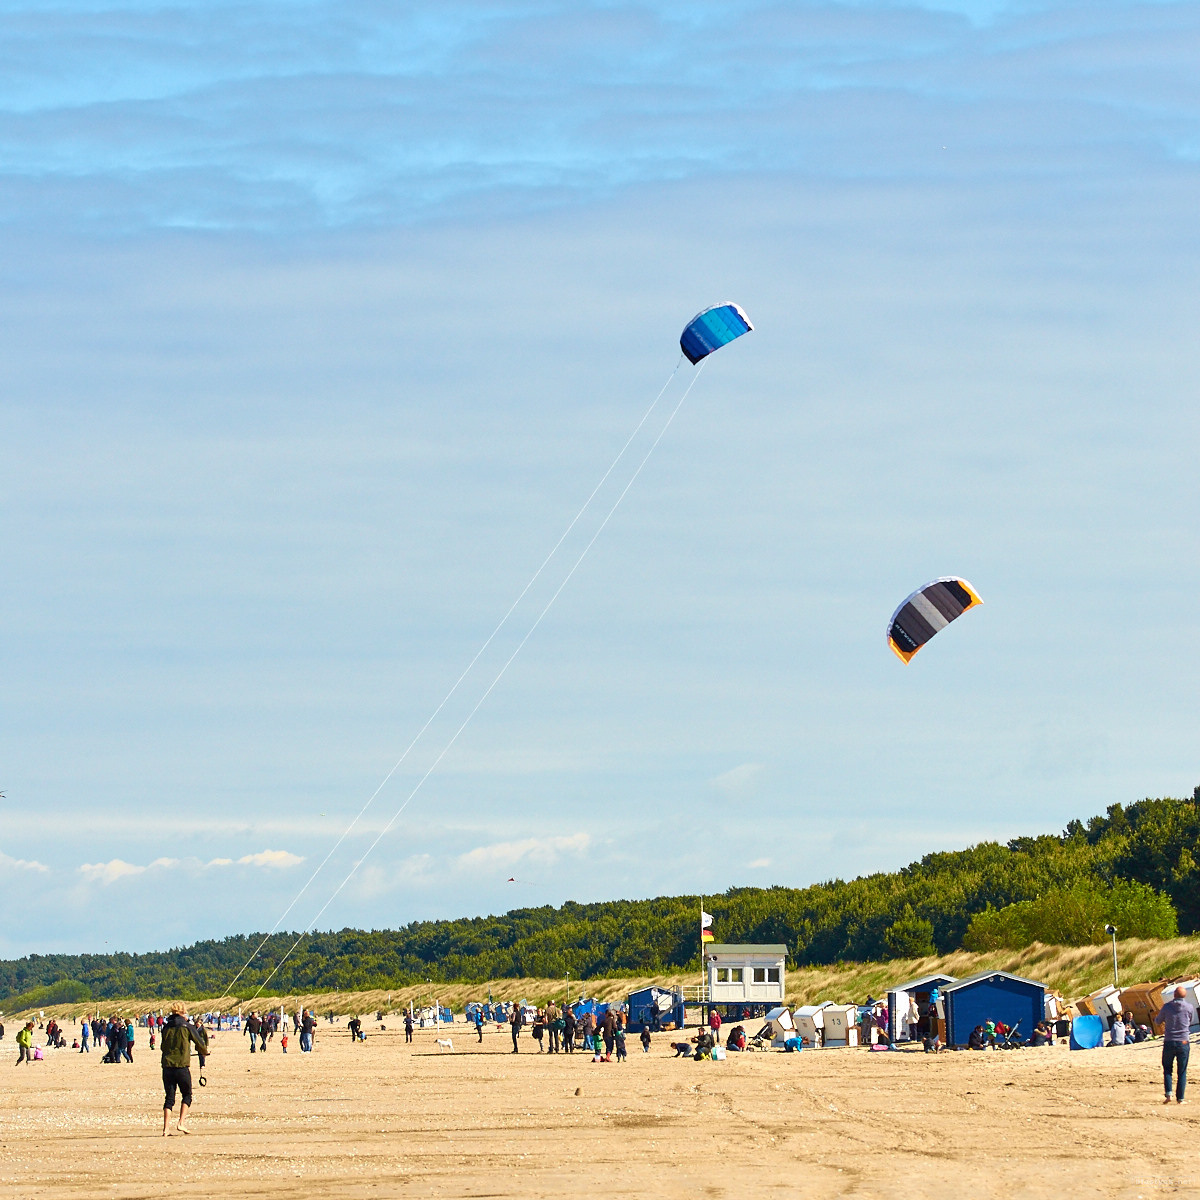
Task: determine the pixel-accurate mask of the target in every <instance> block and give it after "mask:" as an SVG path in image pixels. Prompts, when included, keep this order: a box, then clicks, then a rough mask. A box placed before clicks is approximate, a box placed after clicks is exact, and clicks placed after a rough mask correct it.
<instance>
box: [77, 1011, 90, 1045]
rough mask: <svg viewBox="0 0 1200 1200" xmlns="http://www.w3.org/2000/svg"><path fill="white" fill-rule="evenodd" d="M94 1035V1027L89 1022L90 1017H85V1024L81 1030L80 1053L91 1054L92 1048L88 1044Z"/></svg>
mask: <svg viewBox="0 0 1200 1200" xmlns="http://www.w3.org/2000/svg"><path fill="white" fill-rule="evenodd" d="M91 1035H92V1027H91V1026H90V1025H89V1024H88V1019H87V1017H86V1016H85V1017H84V1018H83V1026H82V1028H81V1029H80V1030H79V1053H80V1054H91V1052H92V1051H91V1049H90V1048H89V1046H88V1038H89V1037H91Z"/></svg>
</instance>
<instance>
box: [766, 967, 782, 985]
mask: <svg viewBox="0 0 1200 1200" xmlns="http://www.w3.org/2000/svg"><path fill="white" fill-rule="evenodd" d="M767 982H768V983H778V982H779V968H778V967H768V968H767Z"/></svg>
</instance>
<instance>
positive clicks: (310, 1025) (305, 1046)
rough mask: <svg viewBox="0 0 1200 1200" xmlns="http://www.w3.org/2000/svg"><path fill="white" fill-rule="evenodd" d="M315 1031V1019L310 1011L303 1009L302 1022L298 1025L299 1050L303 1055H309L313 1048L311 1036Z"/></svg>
mask: <svg viewBox="0 0 1200 1200" xmlns="http://www.w3.org/2000/svg"><path fill="white" fill-rule="evenodd" d="M316 1029H317V1018H316V1017H314V1016H313V1014H312V1009H311V1008H310V1009H305V1011H304V1017H303V1020H302V1021H301V1023H300V1049H301V1050H302V1051H304V1053H305V1054H310V1053H311V1052H312V1048H313V1034H314V1033H315V1032H316Z"/></svg>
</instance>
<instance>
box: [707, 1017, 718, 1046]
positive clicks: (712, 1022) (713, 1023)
mask: <svg viewBox="0 0 1200 1200" xmlns="http://www.w3.org/2000/svg"><path fill="white" fill-rule="evenodd" d="M708 1028H709V1029H710V1030H711V1031H712V1039H713V1045H714V1046H719V1045H720V1044H721V1014H720V1013H719V1012H717V1010H716V1009H715V1008H711V1009H709V1011H708Z"/></svg>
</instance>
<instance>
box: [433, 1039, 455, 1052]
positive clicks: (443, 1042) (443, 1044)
mask: <svg viewBox="0 0 1200 1200" xmlns="http://www.w3.org/2000/svg"><path fill="white" fill-rule="evenodd" d="M437 1044H438V1049H439V1050H453V1049H454V1043H453V1042H452V1041H451V1040H450V1038H438V1039H437Z"/></svg>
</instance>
